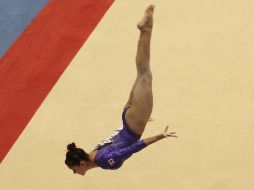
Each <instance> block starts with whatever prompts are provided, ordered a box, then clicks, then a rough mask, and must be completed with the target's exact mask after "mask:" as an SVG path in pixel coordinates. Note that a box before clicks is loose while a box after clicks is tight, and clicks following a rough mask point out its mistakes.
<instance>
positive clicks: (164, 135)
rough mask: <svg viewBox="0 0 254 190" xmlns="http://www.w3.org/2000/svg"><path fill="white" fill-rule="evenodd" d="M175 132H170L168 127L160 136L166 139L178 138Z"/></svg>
mask: <svg viewBox="0 0 254 190" xmlns="http://www.w3.org/2000/svg"><path fill="white" fill-rule="evenodd" d="M175 134H176V133H175V132H168V126H166V128H165V129H164V131H163V132H162V133H161V134H160V135H161V136H162V137H164V138H168V137H176V138H177V136H176V135H175Z"/></svg>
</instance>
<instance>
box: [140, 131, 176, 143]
mask: <svg viewBox="0 0 254 190" xmlns="http://www.w3.org/2000/svg"><path fill="white" fill-rule="evenodd" d="M167 131H168V126H167V127H166V128H165V130H164V131H163V132H162V133H160V134H158V135H156V136H153V137H148V138H145V139H144V142H145V144H146V146H148V145H150V144H153V143H155V142H157V141H159V140H162V139H164V138H167V137H177V136H176V135H175V134H176V133H175V132H170V133H168V132H167Z"/></svg>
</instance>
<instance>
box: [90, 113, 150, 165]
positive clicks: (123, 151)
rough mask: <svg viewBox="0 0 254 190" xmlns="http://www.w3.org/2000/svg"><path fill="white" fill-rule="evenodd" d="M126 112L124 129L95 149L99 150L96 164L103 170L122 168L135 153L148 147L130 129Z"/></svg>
mask: <svg viewBox="0 0 254 190" xmlns="http://www.w3.org/2000/svg"><path fill="white" fill-rule="evenodd" d="M126 111H127V109H124V111H123V113H122V120H123V128H121V129H118V130H116V131H115V132H114V133H113V134H112V135H111V136H110V137H109V138H108V139H107V140H103V141H102V142H101V143H99V144H98V145H97V146H96V147H95V148H94V150H98V152H97V154H96V156H95V160H94V161H95V164H96V165H98V166H99V167H101V168H103V169H110V170H115V169H118V168H120V167H121V166H122V165H123V163H124V161H125V160H126V159H128V158H129V157H130V156H131V155H132V154H133V153H136V152H138V151H140V150H142V149H143V148H145V147H146V144H145V143H144V141H143V140H139V139H140V137H141V136H140V135H137V134H135V133H134V132H133V131H131V129H130V128H129V127H128V125H127V122H126V120H125V114H126Z"/></svg>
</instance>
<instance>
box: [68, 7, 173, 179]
mask: <svg viewBox="0 0 254 190" xmlns="http://www.w3.org/2000/svg"><path fill="white" fill-rule="evenodd" d="M153 11H154V6H153V5H150V6H148V8H147V9H146V10H145V14H144V17H143V19H142V20H141V22H139V23H138V25H137V27H138V29H139V30H140V37H139V41H138V48H137V55H136V68H137V78H136V81H135V83H134V85H133V87H132V90H131V92H130V96H129V100H128V102H127V104H126V105H125V107H124V109H123V113H122V120H123V127H122V128H121V129H118V130H116V131H115V132H114V133H113V134H112V135H111V136H110V137H109V138H108V139H106V140H103V141H101V142H100V143H99V144H98V145H97V146H96V147H95V148H94V149H93V150H92V152H90V153H89V154H88V153H86V152H85V151H84V150H83V149H81V148H77V147H76V145H75V143H72V144H69V145H68V146H67V149H68V151H67V153H66V160H65V164H66V165H67V166H68V167H69V168H70V169H71V170H73V173H74V174H76V173H77V174H80V175H85V173H86V172H87V171H88V170H90V169H92V168H96V167H101V168H102V169H110V170H114V169H118V168H120V167H121V166H122V164H123V162H124V161H125V160H126V159H128V158H129V157H130V156H131V155H132V154H133V153H136V152H138V151H140V150H142V149H143V148H145V147H146V146H148V145H150V144H152V143H155V142H157V141H159V140H161V139H164V138H166V137H177V136H176V135H175V132H170V133H168V132H167V130H168V127H166V128H165V130H164V131H163V132H162V133H160V134H158V135H156V136H153V137H148V138H145V139H142V140H140V138H141V136H142V134H143V132H144V129H145V126H146V124H147V122H148V121H149V118H150V115H151V113H152V108H153V94H152V73H151V70H150V63H149V59H150V40H151V33H152V27H153Z"/></svg>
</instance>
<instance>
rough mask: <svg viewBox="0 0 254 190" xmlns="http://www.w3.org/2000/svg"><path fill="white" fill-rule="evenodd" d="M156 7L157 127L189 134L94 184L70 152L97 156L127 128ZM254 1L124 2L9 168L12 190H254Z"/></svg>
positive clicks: (2, 179) (3, 174)
mask: <svg viewBox="0 0 254 190" xmlns="http://www.w3.org/2000/svg"><path fill="white" fill-rule="evenodd" d="M150 3H153V4H155V5H156V10H155V15H154V17H155V19H154V20H155V25H154V31H153V37H152V49H151V51H152V57H151V67H152V71H153V76H154V81H153V89H154V110H153V114H152V117H153V118H154V121H153V122H151V123H149V124H148V125H147V128H146V131H145V134H144V136H143V137H146V136H150V135H155V134H157V133H159V132H161V130H163V129H164V127H165V126H166V125H167V124H169V125H170V126H171V128H172V129H174V130H175V131H176V132H177V134H178V135H179V138H178V139H166V140H164V141H161V142H158V143H157V144H154V145H152V146H151V147H149V148H147V149H145V150H144V151H141V152H139V153H138V154H135V155H134V156H133V157H132V158H130V159H129V160H128V161H126V162H125V164H124V165H123V166H122V167H121V168H120V169H119V170H116V171H105V170H102V169H95V170H94V171H91V172H88V173H87V175H86V176H85V177H82V176H78V175H73V173H72V172H71V170H69V169H68V168H67V167H66V166H65V165H64V159H65V149H66V147H65V145H66V144H67V143H70V142H72V141H74V142H75V143H76V144H77V145H79V146H81V147H83V148H85V149H86V150H87V151H89V150H90V149H91V148H92V147H93V146H94V145H95V144H96V143H97V142H98V141H100V140H101V139H103V138H104V137H107V136H108V135H109V134H110V133H111V132H112V131H113V130H114V129H115V128H118V127H119V126H120V125H121V111H122V108H123V106H124V104H125V103H126V101H127V99H128V96H129V92H130V89H131V86H132V84H133V82H134V79H135V76H136V70H135V63H134V60H135V53H136V45H137V39H138V31H137V29H136V23H137V21H138V20H139V19H140V18H141V17H142V15H143V10H144V8H145V7H146V6H147V5H148V4H150ZM253 8H254V2H253V1H250V0H231V1H229V0H213V1H211V0H191V1H190V0H182V1H166V0H154V1H145V0H138V1H137V0H128V1H126V0H116V1H115V3H114V4H113V6H112V7H111V8H110V10H109V11H108V12H107V14H106V15H105V17H104V18H103V20H102V21H101V22H100V24H99V25H98V26H97V28H96V29H95V31H94V32H93V34H92V35H91V36H90V38H89V40H88V41H87V42H86V43H85V44H84V46H83V47H82V49H81V50H80V51H79V53H78V54H77V55H76V57H75V59H74V60H73V61H72V63H71V64H70V66H69V67H68V68H67V70H66V71H65V72H64V74H63V75H62V77H61V78H60V79H59V81H58V82H57V84H56V85H55V87H54V89H53V90H52V91H51V92H50V94H49V95H48V97H47V98H46V100H45V101H44V103H43V104H42V106H41V107H40V108H39V110H38V111H37V113H36V115H35V116H34V117H33V119H32V120H31V122H30V123H29V125H28V127H27V128H26V129H25V131H24V132H23V134H22V136H20V138H19V139H18V141H17V142H16V144H15V145H14V146H13V148H12V149H11V151H10V152H9V154H8V155H7V157H6V158H5V159H4V161H3V162H2V164H1V165H0V188H1V189H5V190H7V189H8V190H53V189H54V190H56V189H57V190H60V189H61V190H74V189H75V190H84V189H89V190H90V189H96V190H97V189H104V190H109V189H110V190H113V189H121V190H130V189H131V190H147V189H148V190H149V189H151V190H152V189H157V190H168V189H175V190H192V189H193V190H213V189H214V190H239V189H242V188H244V190H253V189H254V181H253V176H254V152H253V150H254V140H253V137H254V128H253V124H254V98H253V97H254V85H253V84H254V64H253V63H254V54H253V52H254V51H253V50H254V46H253V44H254V30H253V29H254V22H253V18H254V11H253V10H254V9H253Z"/></svg>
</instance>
